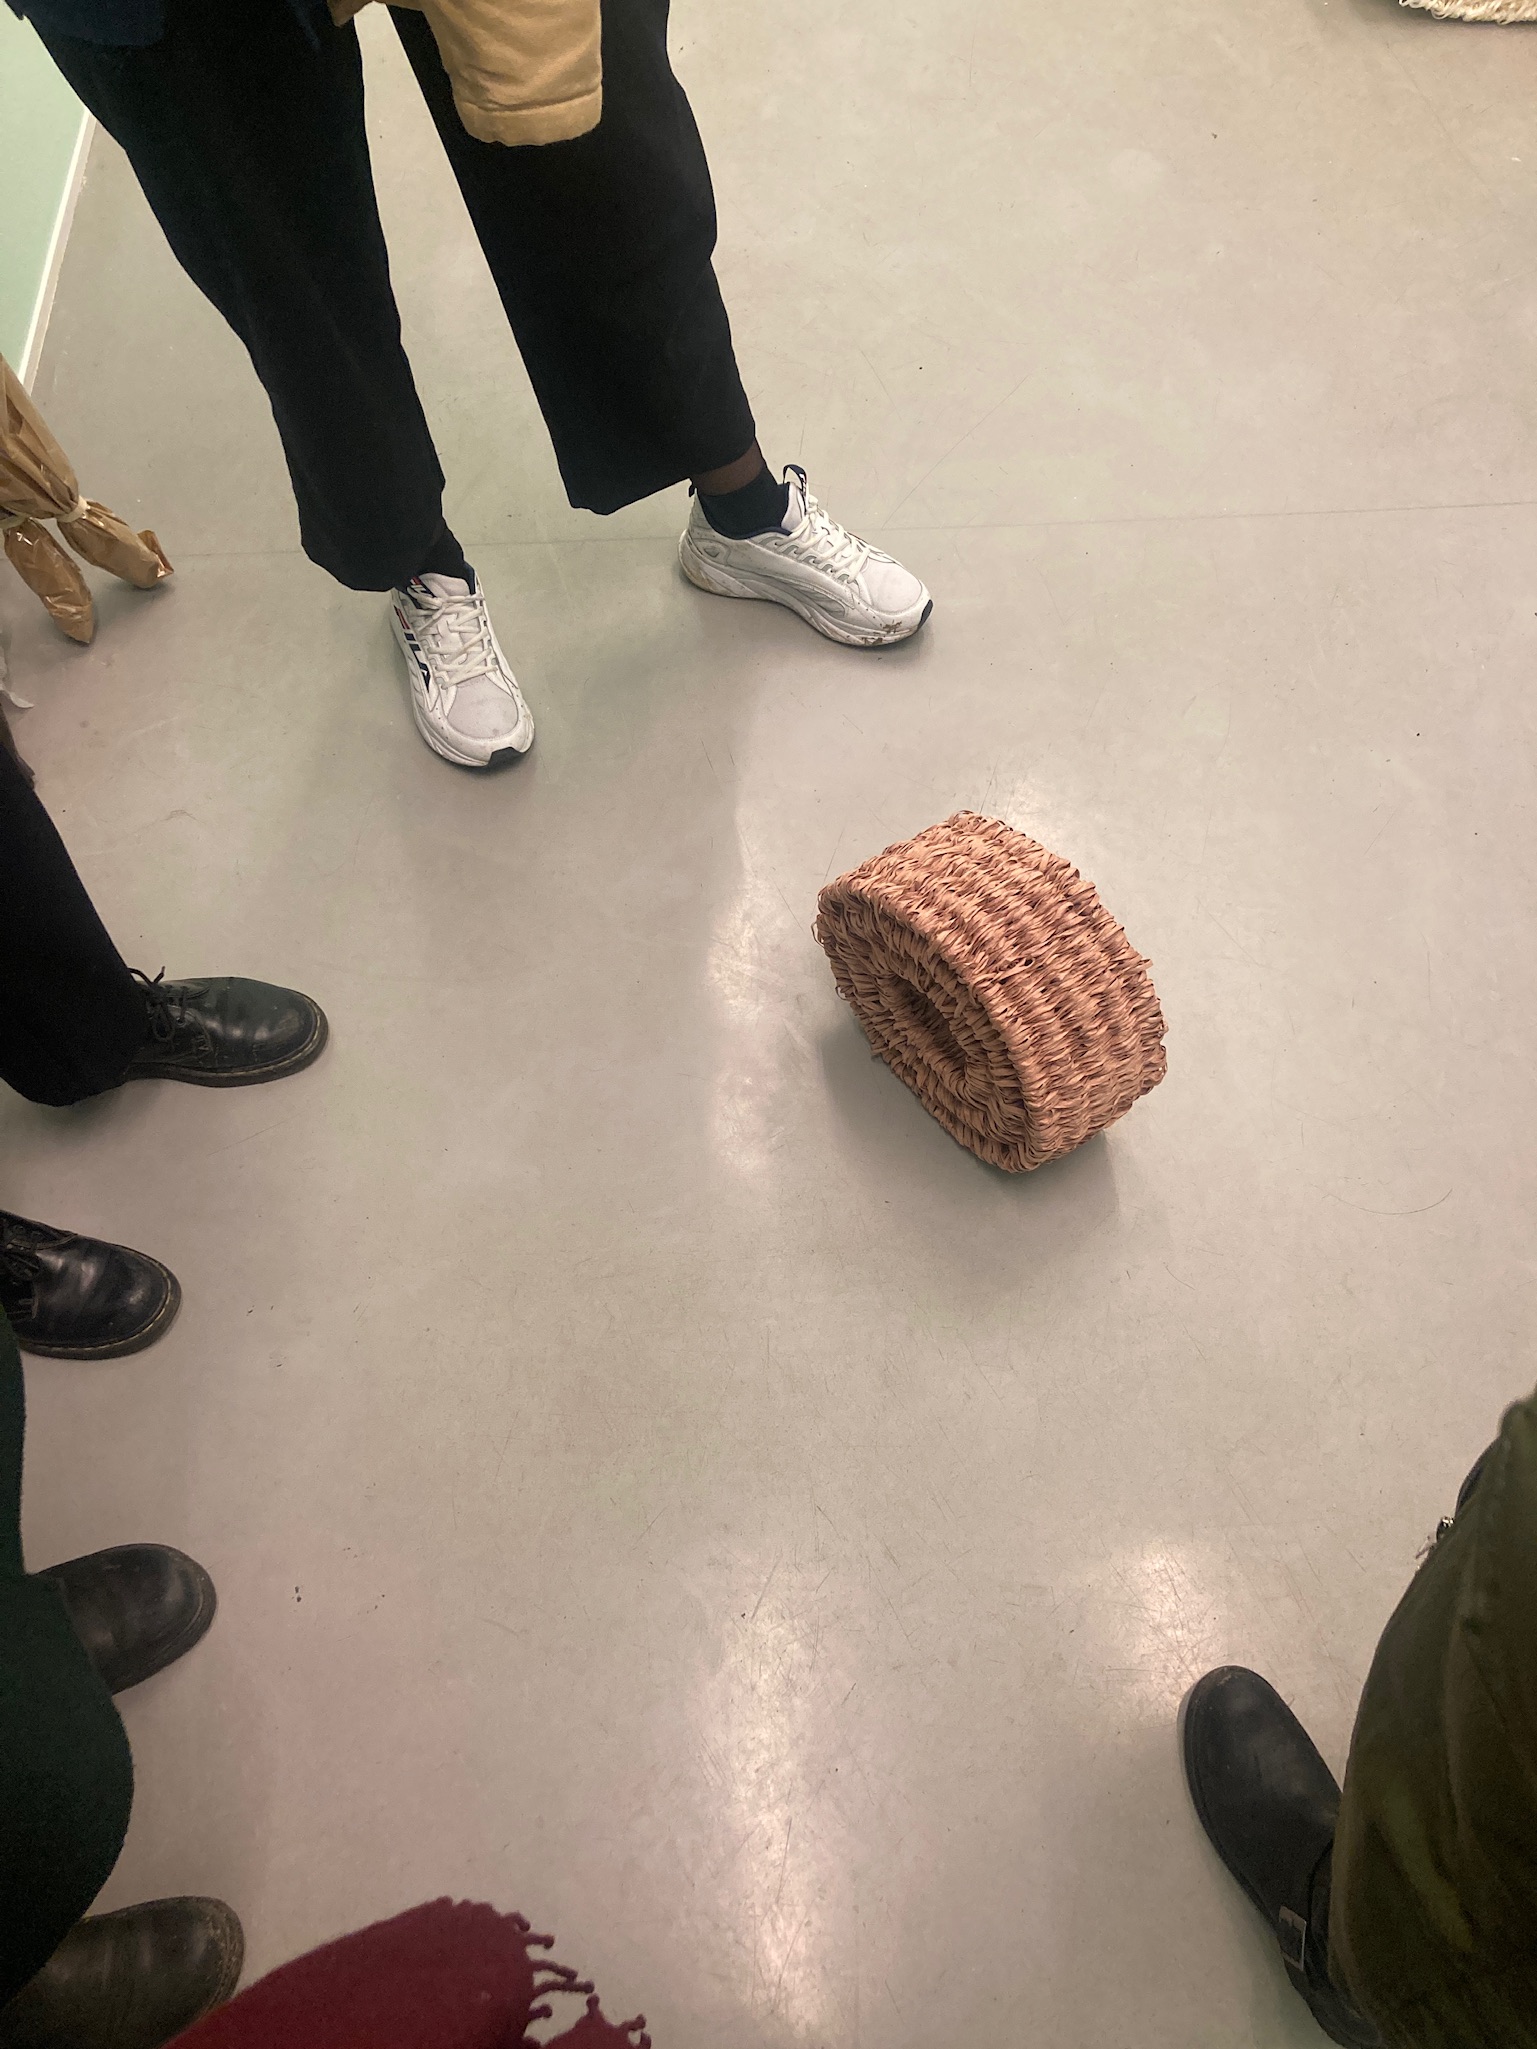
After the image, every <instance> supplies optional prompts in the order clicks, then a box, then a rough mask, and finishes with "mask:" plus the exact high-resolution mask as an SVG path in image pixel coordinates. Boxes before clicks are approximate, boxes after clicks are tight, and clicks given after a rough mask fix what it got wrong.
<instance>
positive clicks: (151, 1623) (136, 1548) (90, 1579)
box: [37, 1544, 219, 1693]
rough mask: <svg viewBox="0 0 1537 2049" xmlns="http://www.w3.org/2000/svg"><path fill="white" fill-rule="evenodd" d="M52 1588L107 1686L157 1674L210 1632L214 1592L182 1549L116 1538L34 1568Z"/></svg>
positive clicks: (117, 1688)
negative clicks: (101, 1547)
mask: <svg viewBox="0 0 1537 2049" xmlns="http://www.w3.org/2000/svg"><path fill="white" fill-rule="evenodd" d="M37 1577H38V1578H39V1579H45V1580H48V1581H49V1582H50V1583H51V1584H52V1585H53V1586H55V1587H57V1588H58V1590H59V1593H60V1594H61V1596H62V1597H63V1601H64V1605H65V1607H66V1608H67V1609H68V1610H69V1619H70V1621H71V1622H72V1623H73V1624H74V1627H75V1634H76V1636H78V1637H79V1639H80V1641H81V1642H82V1643H83V1644H84V1645H85V1647H86V1650H87V1651H88V1652H89V1654H90V1659H91V1663H92V1664H93V1665H94V1666H95V1667H96V1669H97V1671H98V1672H99V1673H100V1674H101V1676H102V1678H103V1679H104V1680H105V1681H106V1683H107V1688H108V1691H109V1692H112V1693H126V1692H127V1690H128V1688H129V1687H130V1686H137V1685H138V1684H139V1682H140V1680H141V1679H148V1678H150V1677H151V1676H152V1674H154V1673H156V1672H163V1671H164V1670H165V1668H166V1666H167V1665H174V1664H175V1663H176V1660H177V1659H178V1658H182V1657H185V1656H186V1654H187V1652H188V1651H190V1650H191V1648H192V1646H193V1645H194V1644H195V1643H200V1642H201V1641H202V1639H203V1638H204V1637H205V1636H206V1635H207V1634H208V1628H209V1624H210V1623H211V1622H212V1621H213V1618H214V1610H215V1608H217V1606H218V1604H219V1597H218V1595H217V1594H216V1593H215V1592H214V1585H213V1581H212V1580H211V1579H210V1578H209V1577H208V1574H207V1573H206V1572H205V1571H204V1570H203V1568H202V1566H201V1565H199V1564H198V1562H197V1560H196V1559H195V1558H189V1557H188V1556H187V1554H186V1552H185V1551H173V1550H172V1548H171V1546H170V1545H169V1544H119V1545H117V1546H116V1547H115V1548H114V1549H113V1550H111V1551H93V1552H91V1553H90V1555H89V1556H88V1557H85V1558H69V1559H66V1560H65V1562H64V1564H62V1565H50V1566H49V1567H48V1568H47V1570H46V1571H44V1572H40V1573H38V1574H37Z"/></svg>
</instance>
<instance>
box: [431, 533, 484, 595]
mask: <svg viewBox="0 0 1537 2049" xmlns="http://www.w3.org/2000/svg"><path fill="white" fill-rule="evenodd" d="M416 574H417V575H418V576H458V577H462V578H463V580H464V581H465V582H466V583H467V584H468V585H469V587H470V589H471V590H474V588H475V572H474V570H473V569H471V567H470V565H469V563H468V562H466V561H465V559H464V550H463V549H462V548H461V547H460V545H459V543H458V542H457V541H456V540H455V539H454V536H453V532H452V530H451V528H450V527H449V524H448V522H447V520H445V521H444V522H443V524H442V525H441V526H440V527H439V528H438V537H437V539H436V540H435V541H434V542H433V544H432V546H431V547H430V548H429V549H428V550H427V553H426V554H425V556H424V557H423V558H422V560H421V561H420V562H418V563H417V565H416Z"/></svg>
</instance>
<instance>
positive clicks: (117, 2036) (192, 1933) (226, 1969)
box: [0, 1899, 245, 2049]
mask: <svg viewBox="0 0 1537 2049" xmlns="http://www.w3.org/2000/svg"><path fill="white" fill-rule="evenodd" d="M244 1960H245V1938H244V1936H243V1935H242V1934H241V1931H240V1923H239V1921H238V1920H237V1919H236V1918H235V1915H234V1912H233V1910H232V1909H231V1908H229V1907H227V1906H225V1904H224V1902H223V1901H222V1900H197V1899H179V1900H146V1901H144V1902H143V1904H142V1905H140V1906H137V1907H124V1908H123V1910H122V1911H121V1912H120V1913H117V1914H95V1915H93V1916H92V1917H91V1918H90V1919H89V1920H87V1921H81V1922H78V1923H77V1924H76V1926H75V1927H73V1928H72V1929H71V1930H70V1931H69V1933H68V1935H66V1936H65V1938H64V1940H63V1941H62V1942H61V1943H60V1944H59V1946H58V1948H57V1949H56V1950H55V1951H54V1953H53V1955H52V1956H51V1957H50V1958H49V1959H48V1961H47V1963H46V1964H44V1966H43V1968H42V1969H41V1970H40V1971H39V1972H38V1974H37V1976H36V1977H35V1978H34V1979H32V1980H31V1982H30V1983H29V1984H27V1985H24V1986H23V1987H22V1989H21V1990H20V1992H18V1993H17V1994H16V1997H15V1998H14V1999H12V2000H8V2001H7V2002H6V2004H5V2005H4V2006H3V2007H0V2049H161V2045H162V2044H163V2043H166V2042H169V2041H171V2039H172V2038H173V2037H174V2036H176V2035H179V2034H180V2033H181V2032H182V2030H183V2029H184V2028H190V2027H191V2025H192V2023H193V2022H194V2021H196V2020H201V2018H202V2017H203V2015H204V2014H205V2013H208V2012H209V2011H210V2010H211V2009H212V2008H213V2007H216V2006H219V2005H222V2004H223V2002H224V2001H225V2000H226V1999H228V1998H229V1996H230V1994H231V1993H232V1992H233V1991H234V1989H235V1987H236V1986H237V1985H238V1984H239V1982H240V1966H241V1964H242V1963H243V1962H244Z"/></svg>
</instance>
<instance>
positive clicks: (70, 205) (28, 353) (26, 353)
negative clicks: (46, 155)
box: [17, 111, 96, 391]
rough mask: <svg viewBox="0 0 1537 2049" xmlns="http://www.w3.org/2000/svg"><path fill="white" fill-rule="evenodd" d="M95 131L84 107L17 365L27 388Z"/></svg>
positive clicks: (38, 355)
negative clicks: (34, 302) (40, 281)
mask: <svg viewBox="0 0 1537 2049" xmlns="http://www.w3.org/2000/svg"><path fill="white" fill-rule="evenodd" d="M95 133H96V122H95V120H94V119H93V117H92V116H91V115H89V114H87V113H85V112H84V111H82V113H81V115H80V133H79V134H78V135H77V136H76V137H75V147H74V152H73V154H72V155H71V157H70V160H69V176H68V177H67V178H66V179H65V180H64V192H63V195H62V197H61V198H60V200H59V210H58V212H57V213H56V214H55V215H54V220H53V233H52V235H50V236H49V238H48V260H47V262H46V263H45V264H44V265H43V281H42V283H41V284H40V285H39V286H38V290H37V302H36V304H35V305H34V306H33V308H32V324H31V326H30V327H29V328H28V329H27V339H26V344H25V346H24V347H23V349H22V352H21V361H20V363H19V364H18V365H17V375H18V376H19V377H20V379H21V381H22V385H23V387H24V388H25V389H26V390H27V391H30V390H31V389H32V380H33V378H34V377H36V375H37V366H38V364H39V363H40V362H41V361H42V356H43V343H44V342H45V341H46V340H47V339H48V322H49V321H50V320H51V319H52V317H53V301H54V295H55V294H56V293H57V291H58V289H59V272H60V271H61V270H62V269H63V268H64V251H65V249H66V248H67V246H68V244H69V231H70V229H71V228H72V227H73V225H74V220H75V207H76V205H77V204H78V202H79V199H80V188H81V186H82V185H83V184H84V183H85V160H86V158H87V157H88V156H89V155H90V153H91V138H92V136H93V135H94V134H95Z"/></svg>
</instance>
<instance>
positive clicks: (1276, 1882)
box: [1180, 1665, 1382, 2049]
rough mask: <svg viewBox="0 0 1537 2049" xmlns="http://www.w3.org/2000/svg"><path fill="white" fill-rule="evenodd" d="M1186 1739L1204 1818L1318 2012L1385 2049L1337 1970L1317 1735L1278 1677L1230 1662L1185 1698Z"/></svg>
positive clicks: (1328, 2027) (1334, 1812)
mask: <svg viewBox="0 0 1537 2049" xmlns="http://www.w3.org/2000/svg"><path fill="white" fill-rule="evenodd" d="M1180 1742H1181V1748H1182V1750H1183V1753H1184V1764H1185V1782H1186V1784H1187V1785H1188V1786H1189V1788H1190V1797H1191V1799H1192V1800H1193V1801H1194V1803H1195V1811H1196V1814H1197V1816H1198V1818H1199V1820H1200V1823H1201V1826H1202V1828H1204V1829H1205V1831H1206V1833H1207V1835H1208V1836H1209V1837H1210V1838H1211V1842H1212V1847H1213V1848H1214V1849H1215V1850H1216V1852H1217V1855H1218V1856H1219V1857H1220V1858H1221V1859H1222V1861H1223V1863H1224V1864H1225V1865H1226V1866H1227V1868H1228V1870H1229V1871H1231V1872H1232V1874H1233V1876H1234V1877H1235V1878H1236V1879H1237V1880H1238V1883H1239V1884H1240V1885H1241V1886H1242V1887H1243V1889H1244V1891H1245V1892H1246V1893H1247V1894H1248V1895H1249V1898H1250V1899H1251V1900H1252V1901H1253V1902H1254V1904H1255V1906H1256V1907H1258V1908H1259V1910H1260V1912H1261V1913H1262V1914H1263V1915H1264V1917H1265V1920H1266V1922H1267V1923H1268V1925H1269V1928H1270V1932H1271V1933H1272V1934H1273V1935H1274V1936H1275V1938H1276V1940H1277V1941H1278V1942H1279V1943H1280V1945H1281V1960H1282V1962H1283V1963H1284V1964H1285V1965H1286V1974H1287V1976H1288V1977H1289V1978H1290V1979H1291V1981H1292V1983H1293V1985H1295V1986H1296V1988H1297V1990H1298V1991H1299V1992H1300V1993H1301V1994H1302V1996H1303V1998H1304V1999H1305V2000H1306V2001H1307V2003H1308V2006H1309V2008H1310V2009H1311V2011H1312V2015H1313V2018H1314V2020H1316V2021H1317V2023H1318V2025H1319V2026H1320V2027H1321V2028H1322V2029H1323V2031H1324V2033H1325V2034H1326V2035H1327V2036H1328V2037H1329V2039H1330V2041H1331V2042H1339V2043H1343V2044H1344V2045H1346V2049H1380V2045H1381V2041H1382V2037H1381V2036H1380V2035H1379V2034H1378V2033H1377V2030H1376V2028H1375V2027H1373V2025H1372V2023H1371V2022H1370V2021H1369V2020H1367V2019H1366V2017H1365V2015H1363V2014H1361V2013H1358V2012H1357V2011H1356V2009H1355V2007H1354V2006H1352V2004H1351V2002H1350V2000H1349V1999H1348V1997H1347V1996H1346V1995H1345V1993H1344V1992H1342V1991H1341V1990H1340V1988H1339V1987H1338V1986H1337V1985H1335V1984H1334V1983H1333V1981H1332V1980H1331V1978H1330V1976H1329V1927H1328V1901H1329V1879H1330V1866H1331V1860H1332V1854H1333V1849H1334V1825H1335V1822H1336V1821H1337V1819H1338V1818H1339V1811H1340V1789H1339V1785H1338V1782H1337V1781H1336V1779H1335V1777H1334V1774H1333V1773H1332V1772H1331V1771H1330V1769H1329V1767H1328V1766H1327V1765H1326V1764H1325V1763H1324V1761H1323V1759H1322V1757H1321V1756H1320V1755H1319V1753H1318V1750H1317V1748H1316V1746H1315V1745H1314V1743H1313V1740H1312V1738H1311V1737H1310V1736H1309V1735H1308V1733H1307V1731H1306V1729H1304V1728H1303V1726H1302V1724H1301V1723H1300V1722H1299V1721H1298V1720H1297V1717H1296V1716H1295V1715H1294V1714H1293V1713H1292V1711H1291V1709H1290V1708H1289V1707H1288V1706H1287V1705H1286V1703H1285V1701H1284V1700H1282V1698H1281V1696H1280V1695H1279V1694H1278V1693H1277V1692H1276V1690H1275V1688H1274V1687H1273V1686H1272V1685H1271V1684H1270V1683H1269V1681H1268V1680H1265V1679H1262V1678H1261V1677H1260V1675H1259V1674H1258V1672H1250V1671H1247V1670H1245V1668H1244V1667H1243V1666H1242V1665H1224V1666H1222V1667H1221V1668H1220V1669H1219V1670H1218V1671H1215V1672H1208V1673H1207V1674H1206V1677H1205V1678H1204V1679H1199V1680H1197V1682H1196V1684H1195V1685H1194V1686H1193V1687H1192V1688H1191V1690H1190V1692H1189V1694H1188V1695H1187V1696H1186V1699H1185V1705H1184V1710H1183V1713H1182V1716H1181V1723H1180Z"/></svg>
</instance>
